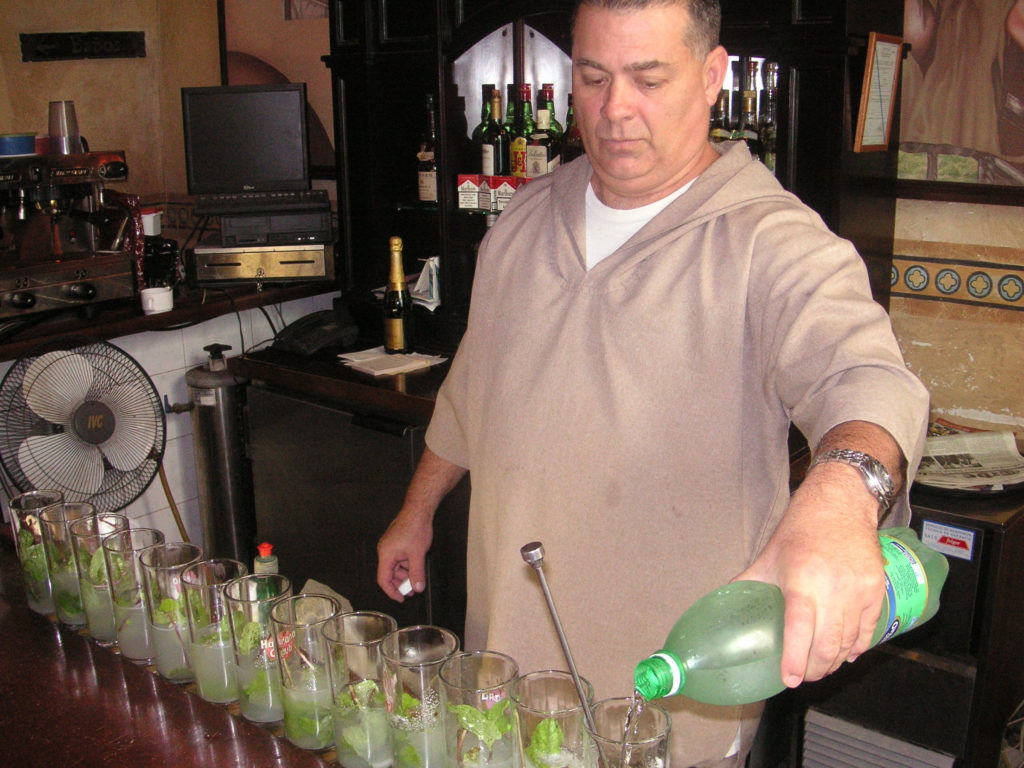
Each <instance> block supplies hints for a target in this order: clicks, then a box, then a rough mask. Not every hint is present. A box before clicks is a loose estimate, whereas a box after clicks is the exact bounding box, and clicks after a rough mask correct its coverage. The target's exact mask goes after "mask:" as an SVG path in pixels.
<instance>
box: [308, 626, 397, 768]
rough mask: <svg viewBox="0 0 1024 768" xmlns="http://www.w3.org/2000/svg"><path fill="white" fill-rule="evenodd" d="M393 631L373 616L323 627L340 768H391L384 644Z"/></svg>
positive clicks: (335, 742) (393, 629) (394, 628)
mask: <svg viewBox="0 0 1024 768" xmlns="http://www.w3.org/2000/svg"><path fill="white" fill-rule="evenodd" d="M397 628H398V624H397V622H396V621H395V620H394V619H393V618H392V617H391V616H388V615H386V614H383V613H378V612H376V611H353V612H351V613H344V614H340V615H338V616H335V617H334V618H333V619H331V620H330V621H328V622H327V623H326V624H324V627H323V630H322V631H323V635H324V638H325V639H326V640H327V645H328V648H329V651H330V657H329V665H328V668H329V672H330V674H331V689H332V691H333V694H334V710H333V717H334V749H335V752H336V753H337V756H338V762H339V763H340V764H341V765H342V766H344V768H387V767H388V766H390V765H391V763H392V759H391V738H390V736H389V734H388V720H387V711H386V709H385V698H384V682H383V681H384V659H383V657H382V656H381V653H380V649H381V644H382V643H383V641H384V638H385V637H387V636H388V635H389V634H391V633H392V632H394V631H395V630H396V629H397Z"/></svg>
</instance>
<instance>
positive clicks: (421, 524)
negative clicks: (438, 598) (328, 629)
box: [377, 448, 466, 603]
mask: <svg viewBox="0 0 1024 768" xmlns="http://www.w3.org/2000/svg"><path fill="white" fill-rule="evenodd" d="M465 474H466V469H465V468H464V467H460V466H459V465H458V464H452V463H451V462H450V461H448V460H446V459H442V458H441V457H440V456H438V455H437V454H436V453H434V452H433V451H431V450H430V449H429V448H425V449H424V451H423V456H421V457H420V462H419V464H417V465H416V472H415V473H413V476H412V482H410V483H409V490H408V491H406V494H405V503H404V504H402V509H401V511H400V512H399V513H398V515H397V516H396V517H395V519H394V520H392V521H391V525H389V526H388V529H387V530H386V531H384V535H383V536H381V537H380V541H378V542H377V584H379V585H380V588H381V589H383V590H384V594H386V595H387V596H388V597H390V598H391V599H392V600H397V601H398V602H400V603H401V602H404V601H405V595H403V594H402V593H401V592H399V591H398V587H399V586H400V585H401V583H402V582H403V581H405V580H406V579H409V583H410V585H411V586H412V589H413V591H412V592H410V593H409V594H415V593H418V592H422V591H423V590H424V589H426V587H427V569H426V559H427V550H429V549H430V543H431V541H433V538H434V512H435V511H436V510H437V507H438V505H439V504H440V503H441V500H442V499H444V497H445V496H447V495H448V492H449V491H450V490H451V489H452V488H454V487H455V486H456V485H458V483H459V480H461V479H462V478H463V476H464V475H465Z"/></svg>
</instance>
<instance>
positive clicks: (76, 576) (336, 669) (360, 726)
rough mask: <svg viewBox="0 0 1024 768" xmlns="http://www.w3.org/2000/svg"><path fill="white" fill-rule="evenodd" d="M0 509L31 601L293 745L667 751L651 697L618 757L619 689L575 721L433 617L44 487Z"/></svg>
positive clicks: (406, 761)
mask: <svg viewBox="0 0 1024 768" xmlns="http://www.w3.org/2000/svg"><path fill="white" fill-rule="evenodd" d="M10 511H11V523H12V526H13V528H14V535H15V540H16V542H17V550H18V555H19V558H20V561H21V565H22V572H23V574H24V581H25V588H26V594H27V597H28V601H29V605H30V606H31V607H32V608H33V610H35V611H37V612H40V613H44V614H49V613H51V612H55V613H56V614H57V618H58V620H59V621H61V622H62V623H64V624H67V625H70V626H72V627H81V626H83V625H84V626H85V627H86V628H87V631H88V633H89V635H90V636H91V637H92V638H93V639H94V640H96V641H97V642H98V643H101V644H106V645H112V644H113V643H115V642H116V643H118V645H119V647H120V652H121V655H122V656H124V657H125V658H126V659H128V660H130V661H134V662H136V663H139V664H150V663H154V662H155V665H156V669H157V672H158V673H159V674H160V675H161V676H163V677H165V678H167V679H168V680H172V681H175V682H182V683H183V682H191V681H192V680H195V682H196V689H197V692H198V693H199V695H200V696H201V697H202V698H204V699H206V700H208V701H211V702H214V703H220V704H226V703H230V702H234V701H238V702H239V709H240V712H241V714H242V716H243V717H245V718H246V719H248V720H250V721H253V722H257V723H262V724H268V725H269V724H277V723H280V722H282V721H283V722H284V730H285V736H286V737H287V738H288V740H289V741H291V742H292V743H293V744H295V745H297V746H299V747H302V748H305V749H312V750H326V749H329V748H331V747H332V746H333V747H335V749H336V754H337V757H338V760H339V762H340V763H341V764H342V765H343V766H346V768H385V767H386V766H391V765H393V766H395V768H434V767H435V766H460V767H468V766H492V767H493V768H512V766H514V765H525V766H528V768H551V767H555V768H564V767H565V766H598V765H601V764H603V765H619V764H623V765H642V766H646V767H647V768H652V766H653V768H657V767H658V766H663V765H665V763H666V762H667V749H668V735H669V730H670V719H669V717H668V715H667V713H666V712H665V711H664V710H663V709H662V708H661V707H660V706H658V705H657V704H648V705H647V706H646V708H645V709H644V712H643V715H642V717H641V718H640V720H639V722H638V723H636V725H635V730H634V731H633V733H632V735H631V737H630V738H629V741H628V743H629V750H628V752H629V759H628V761H627V762H626V763H621V762H620V760H621V757H620V755H621V753H622V742H623V738H624V737H623V723H624V718H625V714H626V712H627V709H628V707H629V705H630V700H629V699H627V698H613V699H604V700H602V701H599V702H596V703H593V705H592V724H593V729H590V728H588V727H587V723H586V718H585V717H584V713H583V708H582V707H581V705H580V699H579V694H578V692H577V688H576V685H575V682H574V681H573V679H572V678H571V676H570V675H569V674H568V673H566V672H562V671H557V670H545V671H537V672H530V673H528V674H525V675H519V670H518V667H517V665H516V662H515V661H514V660H513V659H512V658H510V657H509V656H507V655H505V654H502V653H498V652H493V651H477V652H461V653H460V652H459V643H458V638H457V637H456V636H455V635H454V634H453V633H451V632H449V631H448V630H446V629H443V628H441V627H433V626H415V627H406V628H402V629H399V628H398V626H397V623H396V621H395V620H394V619H393V618H392V617H390V616H387V615H385V614H382V613H376V612H372V611H355V612H343V611H342V608H341V606H340V604H339V603H338V601H337V600H335V599H334V598H333V597H330V596H326V595H313V594H300V595H293V594H292V588H291V583H290V581H289V580H288V579H287V578H286V577H285V576H282V575H279V574H253V575H249V574H248V573H247V569H246V566H245V565H244V564H242V563H240V562H238V561H236V560H230V559H226V558H215V559H206V560H204V559H203V554H202V550H201V548H200V547H198V546H196V545H194V544H189V543H186V542H165V541H164V536H163V534H162V533H161V532H160V531H159V530H157V529H153V528H130V526H129V522H128V519H127V518H126V517H124V516H123V515H118V514H113V513H96V512H95V510H93V509H92V507H91V506H90V505H88V504H85V503H65V502H64V501H63V500H62V498H61V495H60V493H59V492H56V491H46V490H37V491H31V492H29V493H25V494H22V495H21V496H17V497H15V498H13V499H11V501H10ZM582 686H583V688H584V690H585V691H587V696H588V699H589V700H590V701H592V700H593V689H592V687H591V686H590V685H589V683H587V682H586V681H585V680H583V681H582ZM601 758H607V759H606V760H605V759H601Z"/></svg>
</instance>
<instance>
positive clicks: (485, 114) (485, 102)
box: [472, 83, 494, 147]
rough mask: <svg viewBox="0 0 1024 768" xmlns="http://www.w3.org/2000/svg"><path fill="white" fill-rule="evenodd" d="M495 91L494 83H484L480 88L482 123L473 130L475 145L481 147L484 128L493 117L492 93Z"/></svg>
mask: <svg viewBox="0 0 1024 768" xmlns="http://www.w3.org/2000/svg"><path fill="white" fill-rule="evenodd" d="M493 90H494V83H484V84H483V85H481V86H480V122H479V123H478V124H477V126H476V128H474V129H473V134H472V139H473V144H474V146H476V147H479V146H480V145H481V144H482V143H483V140H484V128H486V127H487V121H488V120H489V119H490V117H491V91H493Z"/></svg>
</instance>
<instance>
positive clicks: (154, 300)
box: [141, 286, 174, 315]
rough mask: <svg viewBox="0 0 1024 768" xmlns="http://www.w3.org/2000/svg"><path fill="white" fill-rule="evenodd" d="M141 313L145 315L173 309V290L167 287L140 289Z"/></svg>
mask: <svg viewBox="0 0 1024 768" xmlns="http://www.w3.org/2000/svg"><path fill="white" fill-rule="evenodd" d="M141 296H142V311H143V312H145V313H146V314H147V315H155V314H157V313H159V312H170V311H171V310H172V309H174V289H173V288H168V287H167V286H161V287H159V288H143V289H142V293H141Z"/></svg>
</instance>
